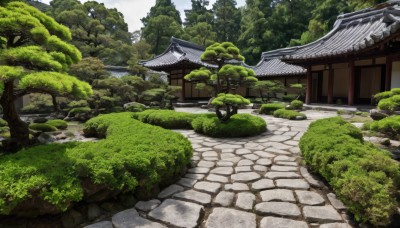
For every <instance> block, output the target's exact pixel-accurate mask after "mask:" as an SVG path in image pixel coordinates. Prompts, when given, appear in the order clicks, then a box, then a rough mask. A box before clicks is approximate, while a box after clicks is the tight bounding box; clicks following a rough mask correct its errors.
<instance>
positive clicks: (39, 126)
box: [29, 123, 57, 132]
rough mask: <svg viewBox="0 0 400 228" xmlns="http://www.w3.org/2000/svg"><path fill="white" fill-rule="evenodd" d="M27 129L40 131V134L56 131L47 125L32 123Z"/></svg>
mask: <svg viewBox="0 0 400 228" xmlns="http://www.w3.org/2000/svg"><path fill="white" fill-rule="evenodd" d="M29 128H30V129H32V130H34V131H41V132H54V131H57V128H56V127H54V126H52V125H50V124H47V123H32V124H30V125H29Z"/></svg>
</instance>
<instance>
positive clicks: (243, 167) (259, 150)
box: [87, 110, 351, 228]
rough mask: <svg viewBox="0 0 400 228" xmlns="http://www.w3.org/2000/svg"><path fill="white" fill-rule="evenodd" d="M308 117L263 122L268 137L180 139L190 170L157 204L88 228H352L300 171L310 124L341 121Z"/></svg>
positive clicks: (342, 209) (190, 133)
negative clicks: (187, 148) (188, 151)
mask: <svg viewBox="0 0 400 228" xmlns="http://www.w3.org/2000/svg"><path fill="white" fill-rule="evenodd" d="M185 111H188V110H185ZM192 112H194V110H192ZM305 113H306V115H307V116H308V117H309V120H306V121H300V122H299V121H297V122H296V121H287V120H283V119H277V118H273V117H267V116H262V117H263V118H265V120H266V121H267V122H268V131H267V132H266V133H264V134H262V135H259V136H256V137H250V138H237V139H216V138H209V137H205V136H202V135H199V134H196V133H195V132H194V131H190V130H187V131H186V130H185V131H179V132H180V133H181V134H183V135H184V136H186V137H187V138H188V139H189V140H190V141H191V142H192V145H193V148H194V153H193V158H192V167H193V168H191V169H189V170H188V172H187V174H186V175H185V176H183V177H182V178H181V179H180V180H179V181H178V182H177V183H176V184H173V185H171V186H169V187H167V188H166V189H164V190H163V191H162V192H160V194H159V195H158V198H157V199H153V200H150V201H146V202H138V203H137V204H136V205H135V208H132V209H129V210H125V211H122V212H119V213H117V214H115V215H114V216H113V217H112V218H111V220H110V221H103V222H99V223H95V224H92V225H89V226H87V227H88V228H113V227H115V228H122V227H152V228H153V227H210V228H211V227H213V228H217V227H221V228H222V227H228V228H252V227H273V228H277V227H295V228H302V227H321V228H329V227H335V228H341V227H351V226H350V225H348V223H350V222H351V221H349V219H348V215H347V213H346V209H345V207H344V206H343V204H342V203H341V202H340V201H339V200H337V199H336V198H335V195H334V194H333V193H329V189H328V188H327V187H326V186H325V184H324V183H322V182H321V181H319V180H318V179H317V178H315V177H314V176H313V175H311V174H310V173H309V172H308V171H307V169H306V168H305V167H304V166H303V162H302V158H301V154H300V149H299V147H298V143H299V140H300V138H301V136H302V135H303V134H304V132H305V131H306V130H307V128H308V126H309V124H310V123H311V122H312V121H313V120H315V119H320V118H327V117H331V116H335V115H336V113H334V112H318V111H307V112H305Z"/></svg>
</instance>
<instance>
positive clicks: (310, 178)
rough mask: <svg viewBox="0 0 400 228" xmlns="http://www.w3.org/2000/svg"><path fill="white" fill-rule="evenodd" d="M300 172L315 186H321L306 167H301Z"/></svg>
mask: <svg viewBox="0 0 400 228" xmlns="http://www.w3.org/2000/svg"><path fill="white" fill-rule="evenodd" d="M300 173H301V175H302V176H303V177H304V179H306V181H307V182H308V183H309V184H310V185H311V186H313V187H316V188H320V187H321V184H320V183H319V181H318V180H317V179H315V178H314V177H313V176H312V175H311V174H310V173H309V172H308V170H307V168H305V167H300Z"/></svg>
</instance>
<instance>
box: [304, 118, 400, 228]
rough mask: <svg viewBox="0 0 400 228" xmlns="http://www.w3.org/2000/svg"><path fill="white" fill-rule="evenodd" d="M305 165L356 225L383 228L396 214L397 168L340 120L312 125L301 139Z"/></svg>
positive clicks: (399, 183) (384, 153) (399, 171)
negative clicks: (356, 222)
mask: <svg viewBox="0 0 400 228" xmlns="http://www.w3.org/2000/svg"><path fill="white" fill-rule="evenodd" d="M300 149H301V152H302V154H303V156H304V159H305V161H306V163H307V164H308V165H309V166H311V168H312V169H313V170H315V171H316V172H318V173H319V174H320V175H321V176H323V177H324V178H325V179H326V180H327V181H328V183H329V184H330V185H331V186H332V188H333V190H334V191H335V192H336V194H337V196H338V198H340V199H341V200H342V201H343V203H344V204H345V205H346V206H347V208H348V210H349V211H350V212H351V213H353V214H354V218H355V220H356V221H359V222H370V223H371V224H372V225H374V226H386V225H388V224H389V223H390V217H391V215H393V214H394V213H395V212H396V207H397V203H396V199H395V194H396V192H397V191H398V189H399V187H400V169H399V165H398V164H397V163H396V162H395V161H394V160H392V158H391V157H390V154H389V153H388V152H387V151H384V150H380V149H378V148H377V147H375V146H373V145H372V144H371V143H365V142H364V140H363V135H362V132H361V130H360V129H358V128H357V127H355V126H353V125H352V124H350V123H348V122H346V121H345V120H343V119H342V118H341V117H334V118H328V119H323V120H318V121H315V122H314V123H312V124H311V125H310V127H309V129H308V131H307V132H306V133H305V134H304V136H303V137H302V138H301V140H300Z"/></svg>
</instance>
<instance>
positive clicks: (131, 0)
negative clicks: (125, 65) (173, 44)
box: [42, 0, 245, 32]
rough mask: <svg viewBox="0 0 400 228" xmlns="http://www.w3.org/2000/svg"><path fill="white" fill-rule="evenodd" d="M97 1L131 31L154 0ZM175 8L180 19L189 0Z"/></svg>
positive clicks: (47, 0)
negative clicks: (121, 17) (120, 17)
mask: <svg viewBox="0 0 400 228" xmlns="http://www.w3.org/2000/svg"><path fill="white" fill-rule="evenodd" d="M50 1H51V0H42V2H44V3H47V4H49V3H50ZM80 1H81V2H86V1H88V0H80ZM97 2H102V3H104V5H105V6H106V7H107V8H117V9H118V11H120V12H121V13H122V14H123V15H124V17H125V21H126V22H127V23H128V26H129V31H130V32H133V31H135V30H138V29H140V28H141V27H142V26H143V24H142V22H141V21H140V19H142V18H143V17H145V16H146V15H147V13H148V12H149V11H150V8H151V7H152V6H154V4H155V2H156V1H155V0H97ZM173 2H174V3H175V5H176V8H177V9H178V10H179V11H180V12H181V17H182V20H183V18H184V17H185V13H184V10H185V9H190V7H191V1H190V0H173ZM215 2H216V0H210V6H212V5H213V4H214V3H215ZM237 3H238V4H237V6H238V7H239V6H243V5H245V0H237Z"/></svg>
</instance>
